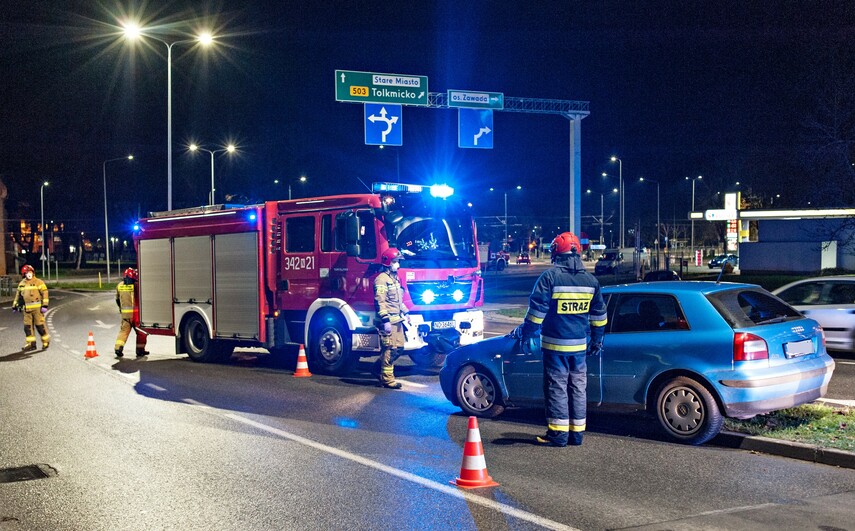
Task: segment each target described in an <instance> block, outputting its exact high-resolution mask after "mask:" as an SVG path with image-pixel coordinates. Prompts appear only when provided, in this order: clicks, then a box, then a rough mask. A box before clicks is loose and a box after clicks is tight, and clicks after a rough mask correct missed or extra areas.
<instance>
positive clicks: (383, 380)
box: [372, 247, 408, 389]
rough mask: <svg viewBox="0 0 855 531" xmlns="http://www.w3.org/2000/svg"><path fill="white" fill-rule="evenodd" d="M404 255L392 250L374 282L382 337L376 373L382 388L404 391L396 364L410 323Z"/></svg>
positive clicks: (375, 368)
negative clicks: (404, 287)
mask: <svg viewBox="0 0 855 531" xmlns="http://www.w3.org/2000/svg"><path fill="white" fill-rule="evenodd" d="M400 259H401V252H400V251H399V250H398V249H396V248H394V247H389V248H388V249H386V250H385V251H383V254H382V255H381V256H380V264H381V265H382V266H383V271H381V272H380V274H379V275H377V278H375V279H374V309H375V310H376V311H377V318H376V321H375V324H376V326H377V332H378V333H379V334H380V359H378V360H377V363H376V364H375V366H374V370H373V371H372V372H373V373H374V374H377V375H378V376H379V378H380V385H381V386H382V387H385V388H387V389H400V388H401V384H400V382H396V381H395V368H394V365H393V364H394V363H395V360H396V359H398V357H399V356H400V355H401V354H402V353H403V350H404V342H405V338H404V322H405V321H407V320H408V317H407V308H406V307H405V306H404V301H403V290H402V289H401V282H400V281H399V280H398V273H397V271H398V267H399V265H400V264H399V260H400Z"/></svg>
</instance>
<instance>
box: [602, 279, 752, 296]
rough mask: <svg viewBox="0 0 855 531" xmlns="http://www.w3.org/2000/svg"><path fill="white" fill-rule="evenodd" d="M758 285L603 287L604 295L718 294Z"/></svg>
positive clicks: (702, 283)
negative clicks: (627, 293) (639, 293)
mask: <svg viewBox="0 0 855 531" xmlns="http://www.w3.org/2000/svg"><path fill="white" fill-rule="evenodd" d="M759 287H760V286H757V285H756V284H742V283H737V282H713V281H706V280H670V281H665V282H640V283H638V284H619V285H616V286H603V293H623V292H627V291H631V292H635V293H638V292H641V293H645V292H648V293H661V292H663V291H667V292H671V293H697V292H700V293H704V294H706V293H716V292H719V291H727V290H731V289H757V288H759Z"/></svg>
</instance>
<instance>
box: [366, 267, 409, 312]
mask: <svg viewBox="0 0 855 531" xmlns="http://www.w3.org/2000/svg"><path fill="white" fill-rule="evenodd" d="M374 309H375V310H376V311H377V319H378V321H380V322H381V323H392V324H395V323H400V322H401V321H403V320H404V316H405V315H407V307H406V306H404V290H403V289H402V288H401V281H400V280H398V275H396V274H395V273H392V272H391V271H390V270H388V269H384V270H383V272H382V273H380V274H379V275H377V278H375V279H374Z"/></svg>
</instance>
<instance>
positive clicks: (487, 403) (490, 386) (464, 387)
mask: <svg viewBox="0 0 855 531" xmlns="http://www.w3.org/2000/svg"><path fill="white" fill-rule="evenodd" d="M454 388H455V389H456V392H455V394H456V395H457V403H458V404H459V405H460V409H462V410H463V411H464V413H467V414H469V415H475V416H477V417H485V418H493V417H496V416H498V415H500V414H501V413H502V411H504V410H505V407H504V406H503V405H502V404H501V401H502V398H501V391H500V390H499V386H498V385H497V384H496V382H495V380H493V378H492V377H491V376H490V375H489V374H487V373H486V372H484V371H483V370H482V369H476V368H475V367H473V366H472V365H466V366H465V367H463V368H462V369H461V370H460V372H459V373H458V374H457V379H456V380H455V383H454Z"/></svg>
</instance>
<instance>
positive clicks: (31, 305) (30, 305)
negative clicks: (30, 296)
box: [24, 302, 42, 310]
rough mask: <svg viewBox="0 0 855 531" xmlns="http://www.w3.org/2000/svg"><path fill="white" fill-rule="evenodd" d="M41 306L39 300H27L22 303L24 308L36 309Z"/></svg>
mask: <svg viewBox="0 0 855 531" xmlns="http://www.w3.org/2000/svg"><path fill="white" fill-rule="evenodd" d="M41 307H42V303H40V302H28V303H27V304H25V305H24V309H25V310H37V309H39V308H41Z"/></svg>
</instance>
